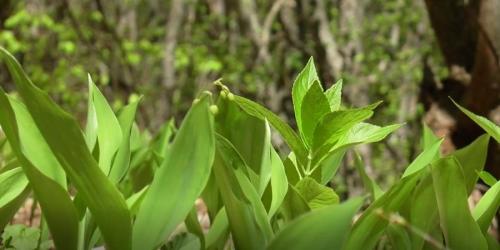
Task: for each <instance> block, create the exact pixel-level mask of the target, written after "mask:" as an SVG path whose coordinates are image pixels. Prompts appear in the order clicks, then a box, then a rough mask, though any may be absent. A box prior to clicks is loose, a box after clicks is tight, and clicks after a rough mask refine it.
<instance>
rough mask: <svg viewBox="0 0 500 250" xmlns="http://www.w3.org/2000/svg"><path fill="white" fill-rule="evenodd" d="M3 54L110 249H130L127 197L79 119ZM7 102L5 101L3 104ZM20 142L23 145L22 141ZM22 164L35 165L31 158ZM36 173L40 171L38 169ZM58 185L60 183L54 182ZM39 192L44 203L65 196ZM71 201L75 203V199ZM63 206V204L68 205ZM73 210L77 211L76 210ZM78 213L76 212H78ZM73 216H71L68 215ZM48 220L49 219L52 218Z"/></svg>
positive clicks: (2, 51) (39, 178)
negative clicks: (92, 151)
mask: <svg viewBox="0 0 500 250" xmlns="http://www.w3.org/2000/svg"><path fill="white" fill-rule="evenodd" d="M0 56H1V57H2V59H3V60H4V62H5V63H6V64H7V66H8V69H9V71H10V73H11V74H12V77H13V79H14V83H15V85H16V87H17V90H18V92H19V94H20V96H21V97H22V99H23V101H24V103H25V105H26V107H27V109H28V111H29V113H30V114H31V116H32V117H33V120H34V121H35V123H36V125H37V127H38V129H39V130H40V132H41V134H42V135H43V137H44V139H45V140H46V142H47V144H48V145H49V147H50V149H51V151H52V152H53V153H54V155H55V156H56V158H57V159H58V161H59V163H60V164H61V166H62V167H63V168H64V170H65V172H66V174H67V175H68V176H69V177H70V179H71V181H72V183H73V184H74V185H75V187H76V189H77V190H78V192H79V194H81V195H82V198H83V200H84V201H85V203H86V204H87V205H88V207H89V209H90V211H91V212H92V214H93V216H94V217H95V218H96V221H97V224H98V225H99V228H100V231H101V233H102V235H103V238H104V241H105V242H106V245H107V247H108V248H109V249H120V250H122V249H129V248H130V245H131V243H130V239H131V237H130V234H131V218H130V214H129V212H128V210H127V207H126V204H125V200H124V199H123V197H122V196H121V194H120V193H119V192H118V190H117V189H116V188H115V187H114V186H113V185H112V183H111V182H110V181H109V180H107V179H106V176H105V175H104V174H103V173H102V171H101V170H100V169H99V167H98V165H97V163H96V162H95V160H94V159H93V157H92V155H91V154H90V152H89V150H88V148H87V144H86V142H85V139H84V137H83V134H82V131H81V129H80V128H79V126H78V123H77V122H76V120H75V119H74V118H73V117H71V116H70V115H69V114H67V113H66V112H65V111H63V110H62V109H61V108H60V107H59V106H57V105H56V104H55V103H54V102H53V101H52V100H51V99H50V98H49V96H48V95H47V94H46V93H44V92H42V91H41V90H40V89H38V88H37V87H36V86H35V85H34V84H33V83H32V82H31V81H30V80H29V78H28V77H27V76H26V74H25V73H24V71H23V70H22V69H21V66H20V65H19V63H18V62H17V61H16V60H15V58H14V57H13V56H12V55H10V54H9V53H8V52H7V51H6V50H5V49H3V48H0ZM5 105H6V104H2V105H0V106H5ZM1 113H5V112H1ZM10 113H11V114H10V115H7V117H11V118H10V119H12V117H14V115H13V114H12V112H10ZM7 119H9V118H7ZM8 122H12V121H8ZM9 126H10V127H11V134H12V136H11V137H12V138H15V137H16V136H17V134H18V133H17V128H16V126H15V125H12V123H11V124H10V125H9ZM2 127H4V126H2ZM61 134H64V136H61ZM16 140H17V139H16ZM9 141H11V140H9ZM11 144H12V142H11ZM17 144H18V145H19V143H17ZM20 156H21V157H22V154H21V153H20V150H19V153H18V158H19V157H20ZM20 160H21V159H20ZM22 164H23V165H25V166H28V167H32V166H31V165H30V163H29V161H27V160H26V162H24V163H22ZM35 170H36V169H35ZM35 174H38V173H36V172H35ZM40 175H41V173H40ZM27 176H28V179H29V181H30V183H33V182H34V181H41V182H44V183H45V184H47V183H50V182H46V181H44V180H43V179H44V176H43V175H41V176H36V177H35V176H33V178H31V177H30V176H29V175H28V174H27ZM49 180H50V179H49ZM47 185H52V184H47ZM54 185H57V184H55V183H54ZM36 192H37V191H36V190H35V194H36V195H37V196H39V197H38V198H39V200H40V203H41V204H42V200H45V202H47V203H46V204H50V202H49V200H52V199H53V198H54V197H55V194H56V193H57V192H60V193H61V195H63V190H59V191H53V192H50V193H51V194H47V196H48V197H40V196H41V194H40V193H39V194H37V193H36ZM47 192H48V190H47ZM69 202H70V203H71V201H69ZM60 205H61V206H62V207H64V206H66V205H64V206H63V205H62V204H60ZM42 207H43V206H42ZM67 207H68V209H70V207H73V205H72V204H71V205H67ZM73 209H74V207H73ZM68 211H69V210H68ZM45 212H47V211H45ZM71 213H72V214H73V212H71ZM74 213H75V214H76V211H75V212H74ZM54 216H56V214H54ZM59 216H61V215H60V214H59V215H58V216H57V217H59ZM72 216H73V215H68V218H71V217H72ZM46 217H47V216H46ZM61 218H65V221H66V220H67V218H66V217H65V216H61ZM47 221H49V219H48V218H47ZM65 223H66V227H68V225H71V223H69V222H65ZM49 225H50V223H49ZM52 229H53V228H51V231H52V232H53V231H54V230H52ZM75 230H76V229H75ZM66 231H67V232H66V233H70V232H71V233H72V231H70V230H67V229H66ZM71 237H72V236H68V239H72V238H71ZM56 245H57V244H56Z"/></svg>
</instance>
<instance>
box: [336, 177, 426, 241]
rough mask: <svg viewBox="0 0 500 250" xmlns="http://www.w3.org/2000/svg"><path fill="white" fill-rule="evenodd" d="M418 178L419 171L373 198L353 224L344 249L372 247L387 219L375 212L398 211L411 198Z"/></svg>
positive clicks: (383, 228)
mask: <svg viewBox="0 0 500 250" xmlns="http://www.w3.org/2000/svg"><path fill="white" fill-rule="evenodd" d="M419 179H420V173H419V172H416V173H414V174H412V175H409V176H407V177H404V178H402V179H401V180H400V181H399V182H398V183H396V184H395V185H394V186H392V187H391V188H390V189H389V190H388V191H387V192H385V193H384V194H383V195H382V196H381V197H380V198H378V199H377V200H375V201H374V202H373V203H372V204H371V205H370V206H369V207H368V208H367V209H366V210H365V212H364V213H363V215H362V216H361V217H360V218H359V219H358V220H357V221H356V223H355V224H354V228H353V230H352V232H351V235H350V236H349V239H348V240H347V242H346V245H345V249H348V250H351V249H352V250H356V249H373V248H374V247H375V245H376V243H377V241H378V239H379V238H380V237H381V236H382V234H383V232H384V230H385V229H386V228H387V225H388V221H387V220H386V219H384V218H382V217H381V216H380V215H379V214H377V213H378V211H383V212H385V213H392V212H395V211H398V210H399V209H400V208H401V206H402V205H403V204H404V203H405V202H406V201H407V200H408V199H410V198H411V197H410V194H411V192H412V190H413V189H414V188H415V185H416V184H417V182H418V181H419Z"/></svg>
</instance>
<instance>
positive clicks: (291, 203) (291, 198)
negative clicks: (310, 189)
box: [281, 184, 311, 221]
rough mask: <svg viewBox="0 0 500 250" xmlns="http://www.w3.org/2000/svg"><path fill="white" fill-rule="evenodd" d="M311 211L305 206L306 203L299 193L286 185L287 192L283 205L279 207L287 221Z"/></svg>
mask: <svg viewBox="0 0 500 250" xmlns="http://www.w3.org/2000/svg"><path fill="white" fill-rule="evenodd" d="M309 211H311V208H310V207H309V205H308V204H307V201H306V200H305V199H304V197H302V195H301V194H300V193H299V191H298V190H297V189H296V188H295V187H294V186H292V185H291V184H289V185H288V192H287V193H286V195H285V199H284V200H283V204H282V206H281V212H282V214H283V216H284V217H285V219H286V220H287V221H292V220H293V219H295V218H297V217H299V216H300V215H302V214H305V213H307V212H309Z"/></svg>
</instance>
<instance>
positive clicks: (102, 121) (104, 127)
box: [89, 76, 123, 175]
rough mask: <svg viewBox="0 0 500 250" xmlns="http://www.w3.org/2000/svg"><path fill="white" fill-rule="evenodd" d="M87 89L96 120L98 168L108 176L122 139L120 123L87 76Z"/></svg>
mask: <svg viewBox="0 0 500 250" xmlns="http://www.w3.org/2000/svg"><path fill="white" fill-rule="evenodd" d="M89 89H90V93H91V94H92V96H89V98H92V103H93V105H94V110H95V116H96V120H97V142H98V143H99V166H100V167H101V169H102V171H103V172H104V173H105V174H106V175H108V174H109V171H110V169H111V161H112V160H113V157H114V155H115V153H116V151H117V150H118V148H119V147H120V144H121V142H122V139H123V134H122V130H121V127H120V123H119V122H118V119H117V118H116V115H115V113H114V112H113V110H112V109H111V107H110V106H109V104H108V101H106V98H105V97H104V95H103V94H102V93H101V91H99V89H98V88H97V86H95V84H94V82H93V81H92V79H91V78H90V76H89Z"/></svg>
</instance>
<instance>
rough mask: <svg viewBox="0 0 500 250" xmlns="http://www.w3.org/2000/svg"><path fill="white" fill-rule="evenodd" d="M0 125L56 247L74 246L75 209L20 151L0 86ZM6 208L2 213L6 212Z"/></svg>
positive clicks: (15, 127)
mask: <svg viewBox="0 0 500 250" xmlns="http://www.w3.org/2000/svg"><path fill="white" fill-rule="evenodd" d="M1 51H2V48H1V47H0V52H1ZM0 125H1V126H2V130H3V132H4V133H5V135H6V136H7V139H8V140H9V144H10V145H11V147H12V150H13V151H14V153H15V155H16V157H17V159H18V160H19V162H20V163H21V166H22V168H23V170H24V173H25V175H26V177H27V178H28V180H29V183H30V186H31V187H32V188H33V191H34V192H35V197H36V198H37V200H38V201H39V203H40V206H41V208H42V209H43V213H44V217H45V218H46V219H47V223H48V225H49V228H50V231H51V232H52V236H53V239H54V244H55V246H56V247H57V248H60V249H75V248H76V246H77V233H78V216H77V212H76V209H75V207H74V206H73V203H72V202H71V199H70V197H69V196H68V194H67V192H66V190H65V189H64V188H63V187H62V186H60V185H59V184H58V183H56V182H55V181H54V180H52V179H51V178H49V177H47V176H45V175H44V174H43V173H41V172H40V171H39V170H38V169H37V168H36V167H35V166H34V165H33V164H32V163H31V161H30V160H28V159H27V158H26V156H25V155H24V153H23V152H22V148H23V144H22V141H21V140H20V136H19V132H18V131H19V130H18V124H17V123H16V115H15V114H14V110H13V109H12V106H11V104H10V102H9V100H8V98H7V95H6V94H5V92H3V89H2V88H0ZM84 146H85V143H84ZM15 205H17V204H15ZM11 208H12V207H11ZM9 210H10V209H6V211H2V212H6V213H7V214H8V212H9Z"/></svg>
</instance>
